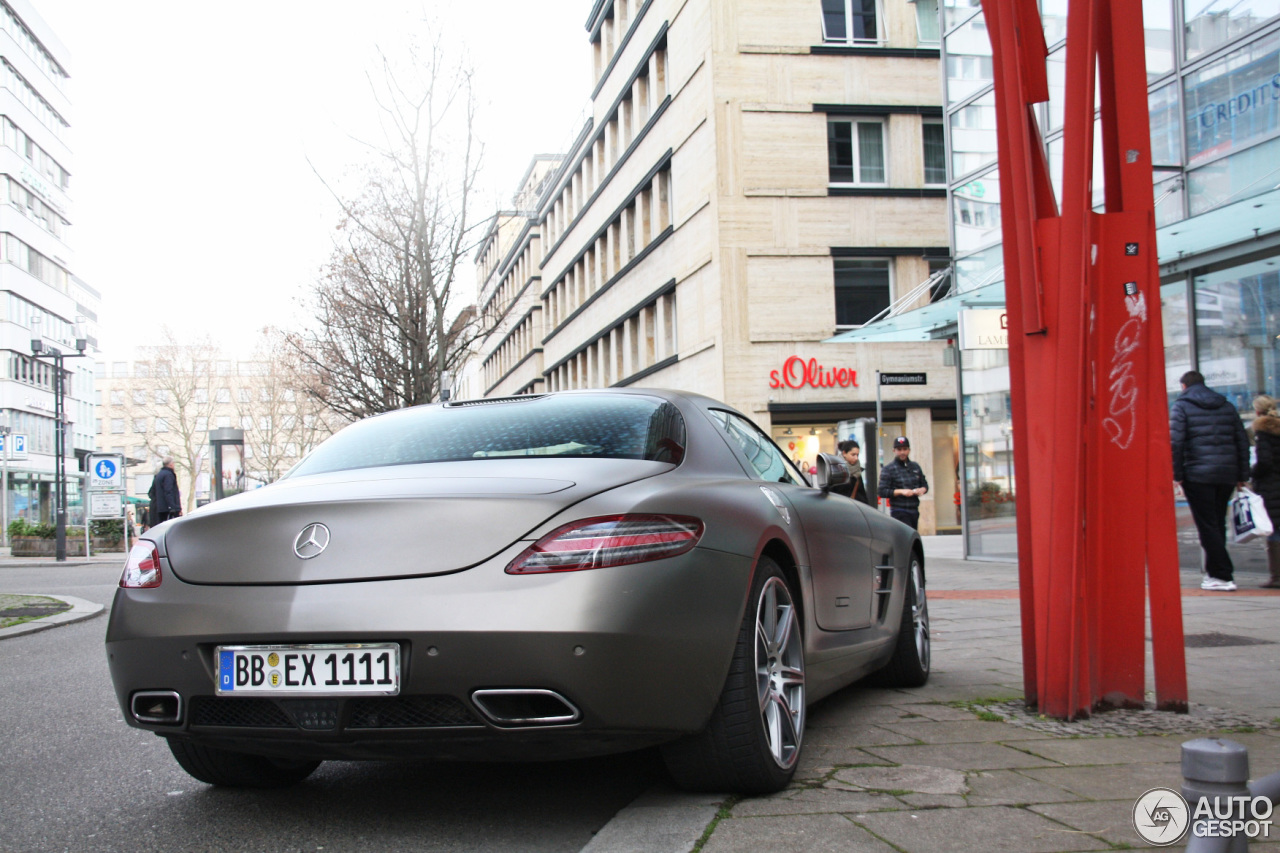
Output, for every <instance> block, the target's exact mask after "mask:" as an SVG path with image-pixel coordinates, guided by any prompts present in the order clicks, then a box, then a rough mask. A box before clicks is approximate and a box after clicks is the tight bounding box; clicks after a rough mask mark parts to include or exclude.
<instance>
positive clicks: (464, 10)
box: [32, 0, 591, 360]
mask: <svg viewBox="0 0 1280 853" xmlns="http://www.w3.org/2000/svg"><path fill="white" fill-rule="evenodd" d="M32 2H33V3H34V5H35V6H36V8H37V10H38V11H39V13H40V15H42V16H43V17H44V19H45V21H46V22H47V23H48V24H49V25H50V26H51V27H52V28H53V30H54V32H55V33H57V35H58V37H59V38H60V39H61V40H62V42H63V44H65V45H66V46H67V48H68V50H69V51H70V53H71V67H70V69H69V70H70V72H71V86H70V90H69V91H70V96H71V99H72V113H71V116H70V117H69V120H70V122H71V124H72V128H71V134H72V135H71V137H70V139H71V147H72V151H73V157H74V159H73V161H72V164H71V171H72V183H71V201H72V208H71V220H72V228H71V231H70V238H69V243H70V247H71V250H72V254H73V258H74V262H73V264H72V272H74V273H76V274H77V275H79V276H80V277H81V278H82V279H84V280H85V281H86V282H88V283H89V285H90V286H92V287H94V288H95V289H97V290H98V291H100V292H101V293H102V295H103V311H102V314H101V316H100V325H101V336H100V343H101V346H102V349H103V358H104V360H110V359H112V358H115V359H127V358H129V357H130V356H131V350H132V348H133V347H134V346H136V345H145V344H148V343H155V342H156V339H157V337H158V336H159V332H160V328H161V326H162V325H165V324H167V325H168V326H169V327H170V328H172V329H173V330H174V331H175V333H178V334H179V335H180V336H183V337H186V336H188V335H190V336H198V335H202V334H204V333H208V334H210V335H212V336H213V338H214V340H215V342H217V343H218V344H220V345H221V346H223V347H224V348H226V349H228V350H229V351H230V352H234V353H236V354H240V355H247V354H248V353H249V351H250V349H251V347H252V345H253V343H254V342H255V340H256V339H257V337H258V334H257V332H258V330H259V329H261V328H262V327H263V326H266V325H269V324H273V325H297V324H298V323H299V322H300V321H301V320H302V319H303V318H302V317H301V315H300V314H299V313H298V312H297V310H296V309H295V305H296V301H297V298H298V297H299V296H300V295H301V293H302V291H303V289H305V287H306V286H307V285H308V284H309V283H311V282H313V281H315V279H316V277H317V275H318V272H319V270H320V268H321V266H322V265H323V263H324V262H325V260H326V259H327V257H328V255H329V250H330V248H331V246H332V243H331V237H332V234H333V225H334V223H335V222H336V218H337V217H336V205H335V203H334V201H333V199H332V198H331V197H330V196H329V195H328V193H327V191H326V190H325V189H324V187H323V186H322V185H321V183H320V180H319V179H318V178H317V177H316V175H315V174H314V173H313V172H312V169H311V166H309V165H308V162H307V160H308V159H310V160H311V162H312V163H314V164H315V165H316V167H317V169H318V170H319V171H320V173H321V174H323V175H325V177H326V178H340V177H341V175H342V173H343V172H344V171H345V170H346V169H347V168H348V167H349V166H352V165H355V164H357V163H358V162H359V161H361V160H362V159H363V158H365V157H367V155H366V154H365V153H364V152H363V151H362V149H361V147H360V146H359V145H358V144H356V143H355V142H353V141H352V137H356V138H359V139H369V140H375V141H376V140H377V139H378V138H379V137H378V133H377V130H376V124H375V122H376V115H375V111H374V108H373V105H372V98H371V95H370V89H369V85H368V81H367V79H366V77H365V72H366V70H372V69H373V68H374V60H375V57H376V48H381V49H382V50H384V51H385V52H387V53H388V54H391V55H393V56H395V55H397V53H398V52H399V51H401V49H402V46H403V44H404V41H405V37H406V36H407V35H408V34H411V33H415V32H417V33H422V34H425V32H426V26H425V25H424V24H423V23H421V22H422V21H423V20H424V19H425V18H428V17H431V18H435V19H437V20H439V21H440V22H441V26H443V28H444V30H445V32H446V33H447V34H448V35H449V36H450V38H451V40H452V41H454V42H455V43H456V44H458V45H459V46H460V47H465V49H466V50H467V51H468V52H469V54H470V56H471V59H472V62H473V64H474V65H475V67H476V70H477V76H478V84H479V85H478V92H479V100H480V104H481V108H482V115H481V119H480V126H479V135H480V137H481V140H482V141H483V143H484V145H485V164H486V168H485V171H484V173H483V175H482V182H483V184H484V185H485V187H486V190H485V192H484V193H483V194H481V195H480V196H478V197H477V205H476V207H475V208H474V211H475V214H476V215H477V216H479V217H480V218H484V217H487V216H488V215H489V214H490V213H492V211H493V210H494V209H495V208H496V207H498V206H502V207H508V206H509V205H510V197H511V194H512V193H513V192H514V190H515V188H516V187H515V185H516V182H517V181H518V180H519V179H520V177H521V175H522V174H523V173H524V169H525V167H526V166H527V165H528V163H529V160H530V158H531V157H532V156H533V155H534V154H536V153H543V152H554V151H560V150H562V149H564V148H565V147H567V145H568V144H569V143H570V142H572V140H573V138H574V136H575V135H576V133H577V131H578V129H579V127H580V123H581V121H582V119H583V118H584V117H585V112H584V110H585V108H586V105H587V96H588V94H589V92H590V85H591V79H590V62H591V60H590V46H589V43H588V42H587V34H586V31H585V29H584V23H585V21H586V18H587V15H588V14H589V13H590V11H591V0H538V2H529V0H523V2H521V0H489V2H485V3H471V2H465V0H418V2H409V1H408V0H365V2H363V3H356V2H353V0H348V1H347V2H339V0H270V2H268V0H228V2H223V3H218V4H207V3H189V2H175V0H149V2H144V0H114V2H103V0H32ZM472 279H473V276H471V275H470V274H468V278H467V280H468V281H471V280H472Z"/></svg>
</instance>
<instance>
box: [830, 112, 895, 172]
mask: <svg viewBox="0 0 1280 853" xmlns="http://www.w3.org/2000/svg"><path fill="white" fill-rule="evenodd" d="M827 165H828V167H829V169H830V175H831V183H833V184H875V185H883V184H884V183H885V182H886V181H887V175H886V170H885V159H884V122H883V121H881V120H880V119H830V120H828V121H827Z"/></svg>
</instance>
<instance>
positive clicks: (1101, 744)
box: [1019, 735, 1191, 766]
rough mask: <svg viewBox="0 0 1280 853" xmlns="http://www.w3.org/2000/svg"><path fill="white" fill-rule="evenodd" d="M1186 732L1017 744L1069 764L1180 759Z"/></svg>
mask: <svg viewBox="0 0 1280 853" xmlns="http://www.w3.org/2000/svg"><path fill="white" fill-rule="evenodd" d="M1186 740H1191V738H1190V737H1188V736H1186V735H1182V736H1167V737H1107V738H1076V739H1071V740H1066V739H1062V738H1053V739H1049V740H1039V741H1036V742H1035V743H1022V744H1019V747H1020V748H1022V749H1025V750H1027V751H1028V752H1034V753H1035V754H1036V755H1043V756H1044V757H1045V758H1051V759H1053V760H1054V761H1059V762H1061V763H1063V764H1069V765H1075V766H1080V765H1089V764H1131V763H1134V762H1138V763H1142V764H1153V763H1161V762H1166V761H1181V760H1182V744H1183V742H1184V741H1186Z"/></svg>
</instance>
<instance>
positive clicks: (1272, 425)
mask: <svg viewBox="0 0 1280 853" xmlns="http://www.w3.org/2000/svg"><path fill="white" fill-rule="evenodd" d="M1253 411H1254V414H1255V415H1257V417H1255V418H1254V419H1253V438H1254V447H1255V448H1257V451H1258V453H1257V458H1256V460H1255V462H1254V465H1253V471H1252V472H1251V473H1252V474H1253V490H1254V491H1255V492H1257V493H1258V494H1259V495H1261V496H1262V502H1263V503H1264V504H1265V505H1266V507H1267V515H1268V516H1270V518H1271V526H1272V527H1273V528H1274V531H1273V532H1272V534H1271V535H1270V536H1269V537H1267V570H1268V571H1269V572H1270V573H1271V579H1270V580H1268V581H1267V582H1266V583H1264V584H1263V587H1265V588H1266V589H1280V410H1277V405H1276V400H1275V398H1274V397H1268V396H1266V395H1265V394H1264V395H1262V396H1261V397H1258V398H1257V399H1255V400H1254V401H1253Z"/></svg>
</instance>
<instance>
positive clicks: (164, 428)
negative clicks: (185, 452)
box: [156, 418, 169, 432]
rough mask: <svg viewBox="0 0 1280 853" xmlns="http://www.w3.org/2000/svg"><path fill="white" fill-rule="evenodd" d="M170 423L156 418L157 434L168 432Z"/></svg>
mask: <svg viewBox="0 0 1280 853" xmlns="http://www.w3.org/2000/svg"><path fill="white" fill-rule="evenodd" d="M168 431H169V422H168V421H167V420H165V419H164V418H156V432H168Z"/></svg>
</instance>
